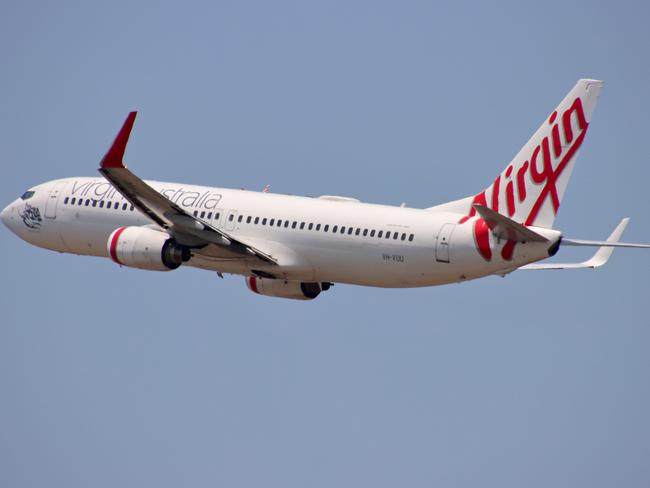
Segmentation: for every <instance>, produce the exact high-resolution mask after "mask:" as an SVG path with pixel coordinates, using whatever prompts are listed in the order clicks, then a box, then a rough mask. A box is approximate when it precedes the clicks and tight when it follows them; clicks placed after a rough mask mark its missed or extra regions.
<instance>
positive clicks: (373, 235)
mask: <svg viewBox="0 0 650 488" xmlns="http://www.w3.org/2000/svg"><path fill="white" fill-rule="evenodd" d="M370 237H375V229H372V230H371V231H370Z"/></svg>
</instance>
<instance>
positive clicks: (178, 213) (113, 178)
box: [99, 112, 277, 264]
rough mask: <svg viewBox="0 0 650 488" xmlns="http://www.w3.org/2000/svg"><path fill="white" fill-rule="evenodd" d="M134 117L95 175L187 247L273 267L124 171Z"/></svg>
mask: <svg viewBox="0 0 650 488" xmlns="http://www.w3.org/2000/svg"><path fill="white" fill-rule="evenodd" d="M136 114H137V112H131V113H129V115H128V117H127V118H126V121H125V122H124V125H123V126H122V129H120V132H119V133H118V134H117V137H116V138H115V141H114V142H113V145H112V146H111V147H110V149H109V150H108V152H107V153H106V155H105V156H104V158H103V159H102V161H101V163H100V168H99V172H100V173H101V174H102V175H103V176H104V177H105V178H106V179H107V180H108V181H109V182H110V183H111V184H112V185H113V186H114V187H115V188H116V189H117V190H118V191H119V192H120V193H121V194H122V195H123V196H124V198H126V199H127V200H128V201H129V202H131V204H132V205H133V206H134V207H135V208H137V209H138V210H139V211H140V212H142V213H143V214H145V215H147V216H148V217H149V218H150V219H151V220H153V221H154V222H156V223H157V224H158V225H159V226H161V227H162V228H164V229H166V230H167V231H168V232H170V233H171V234H172V235H173V236H174V237H175V238H176V240H177V241H178V242H179V243H180V244H185V245H189V246H205V245H207V244H214V245H215V246H217V247H219V248H221V249H223V250H224V251H228V253H226V254H230V255H232V254H234V255H239V256H241V257H248V258H250V257H257V258H259V259H261V260H262V261H265V262H267V263H271V264H277V261H276V259H274V258H273V256H271V255H270V254H268V253H265V252H264V251H262V250H260V249H257V248H256V247H255V246H252V245H250V244H248V243H246V242H244V241H242V240H240V239H237V238H235V237H233V236H232V235H230V234H228V233H227V232H224V231H222V230H221V229H218V228H216V227H214V226H212V225H210V224H209V223H207V222H205V221H204V220H201V219H199V218H197V217H194V216H193V215H191V214H189V213H187V212H186V211H185V210H183V208H181V207H180V206H179V205H176V204H175V203H173V202H171V201H170V200H169V199H168V198H167V197H165V196H164V195H162V194H160V193H158V192H157V191H156V190H154V189H153V188H152V187H151V186H149V185H148V184H147V183H145V182H144V181H143V180H141V179H140V178H138V177H137V176H136V175H134V174H133V173H132V172H131V171H129V170H128V169H127V167H126V166H125V165H124V162H123V161H122V158H123V156H124V151H125V149H126V144H127V142H128V140H129V135H130V134H131V129H132V128H133V123H134V121H135V117H136Z"/></svg>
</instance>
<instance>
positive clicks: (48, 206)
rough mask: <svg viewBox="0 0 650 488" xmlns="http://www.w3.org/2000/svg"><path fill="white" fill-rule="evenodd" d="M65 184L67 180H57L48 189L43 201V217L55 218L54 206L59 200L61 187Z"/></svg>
mask: <svg viewBox="0 0 650 488" xmlns="http://www.w3.org/2000/svg"><path fill="white" fill-rule="evenodd" d="M67 184H68V182H67V181H57V182H56V183H55V184H54V187H53V188H52V189H51V190H50V194H49V195H48V197H47V201H46V202H45V218H47V219H55V218H56V206H57V204H58V202H59V194H60V193H61V192H62V190H63V187H64V186H65V185H67Z"/></svg>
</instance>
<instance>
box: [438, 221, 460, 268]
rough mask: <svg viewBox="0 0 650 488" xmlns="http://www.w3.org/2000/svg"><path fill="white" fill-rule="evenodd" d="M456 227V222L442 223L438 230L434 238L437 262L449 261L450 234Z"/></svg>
mask: <svg viewBox="0 0 650 488" xmlns="http://www.w3.org/2000/svg"><path fill="white" fill-rule="evenodd" d="M455 228H456V224H444V225H443V226H442V227H441V228H440V232H438V237H437V238H436V261H438V262H439V263H448V262H449V246H450V245H451V235H452V234H453V232H454V229H455Z"/></svg>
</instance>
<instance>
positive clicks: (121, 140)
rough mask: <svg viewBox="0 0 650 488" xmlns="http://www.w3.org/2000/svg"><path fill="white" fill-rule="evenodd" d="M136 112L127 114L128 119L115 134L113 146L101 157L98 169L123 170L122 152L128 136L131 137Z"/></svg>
mask: <svg viewBox="0 0 650 488" xmlns="http://www.w3.org/2000/svg"><path fill="white" fill-rule="evenodd" d="M137 113H138V112H131V113H129V115H128V117H127V118H126V120H125V121H124V125H123V126H122V128H121V129H120V132H119V133H118V134H117V137H116V138H115V141H113V145H112V146H111V148H110V149H109V150H108V152H107V153H106V155H105V156H104V157H103V159H102V162H101V163H100V167H102V168H125V167H126V166H124V163H123V162H122V157H123V156H124V150H125V149H126V143H127V142H129V136H130V135H131V129H132V128H133V122H135V116H136V115H137Z"/></svg>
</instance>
